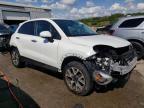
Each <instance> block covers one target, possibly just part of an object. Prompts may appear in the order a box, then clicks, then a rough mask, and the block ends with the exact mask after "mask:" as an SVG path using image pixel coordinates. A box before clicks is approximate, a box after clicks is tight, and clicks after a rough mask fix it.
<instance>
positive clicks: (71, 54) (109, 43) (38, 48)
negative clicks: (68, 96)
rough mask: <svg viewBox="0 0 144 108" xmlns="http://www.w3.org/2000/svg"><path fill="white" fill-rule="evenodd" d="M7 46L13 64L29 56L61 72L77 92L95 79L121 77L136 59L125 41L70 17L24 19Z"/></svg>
mask: <svg viewBox="0 0 144 108" xmlns="http://www.w3.org/2000/svg"><path fill="white" fill-rule="evenodd" d="M10 46H11V58H12V63H13V65H14V66H15V67H21V66H23V65H24V64H25V62H27V61H28V60H29V61H33V62H32V63H38V64H39V65H41V66H44V67H45V66H46V67H48V68H50V69H53V70H56V71H58V72H62V73H63V75H64V80H65V83H66V85H67V87H68V89H69V90H70V91H72V92H73V93H75V94H77V95H87V94H88V93H89V92H90V91H91V90H92V88H93V86H94V84H95V83H96V84H98V85H108V84H109V83H111V82H113V81H114V82H116V81H119V78H123V80H124V79H125V78H127V77H128V76H129V73H130V72H131V71H132V70H133V68H134V67H135V65H136V61H137V57H136V56H135V52H134V50H133V48H132V46H131V44H130V43H129V42H128V41H126V40H124V39H120V38H117V37H111V36H106V35H105V36H104V35H97V34H96V32H94V31H92V30H91V29H90V28H89V27H87V26H86V25H84V24H82V23H81V22H78V21H74V20H63V19H35V20H30V21H26V22H24V23H22V24H20V26H19V28H18V29H17V30H16V32H15V33H14V34H13V35H12V37H11V41H10Z"/></svg>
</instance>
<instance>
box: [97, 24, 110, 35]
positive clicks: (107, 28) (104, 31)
mask: <svg viewBox="0 0 144 108" xmlns="http://www.w3.org/2000/svg"><path fill="white" fill-rule="evenodd" d="M111 27H112V24H110V25H107V26H105V27H101V28H97V30H96V32H97V33H98V34H111V30H110V29H111Z"/></svg>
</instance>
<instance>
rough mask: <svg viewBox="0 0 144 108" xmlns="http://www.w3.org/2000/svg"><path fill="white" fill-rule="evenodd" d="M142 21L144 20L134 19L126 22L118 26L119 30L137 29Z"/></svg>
mask: <svg viewBox="0 0 144 108" xmlns="http://www.w3.org/2000/svg"><path fill="white" fill-rule="evenodd" d="M143 21H144V18H136V19H130V20H126V21H124V22H123V23H122V24H120V26H119V28H133V27H137V26H138V25H140V24H141V23H142V22H143Z"/></svg>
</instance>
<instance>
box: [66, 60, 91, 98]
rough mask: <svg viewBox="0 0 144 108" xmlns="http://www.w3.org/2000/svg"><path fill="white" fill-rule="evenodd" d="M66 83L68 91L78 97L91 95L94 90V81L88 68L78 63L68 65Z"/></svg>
mask: <svg viewBox="0 0 144 108" xmlns="http://www.w3.org/2000/svg"><path fill="white" fill-rule="evenodd" d="M64 81H65V84H66V86H67V87H68V89H69V90H70V91H71V92H73V93H75V94H76V95H80V96H84V95H87V94H89V93H90V92H91V91H92V88H93V81H92V78H91V75H90V73H89V72H88V71H87V69H86V67H85V66H84V65H83V64H82V63H80V62H77V61H73V62H70V63H68V64H67V65H66V66H65V68H64Z"/></svg>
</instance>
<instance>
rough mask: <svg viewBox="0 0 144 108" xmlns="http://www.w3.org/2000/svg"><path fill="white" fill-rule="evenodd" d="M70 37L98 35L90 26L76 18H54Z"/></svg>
mask: <svg viewBox="0 0 144 108" xmlns="http://www.w3.org/2000/svg"><path fill="white" fill-rule="evenodd" d="M54 21H55V22H56V24H57V25H58V26H59V27H60V28H61V29H62V30H63V32H64V33H65V34H66V35H67V36H68V37H76V36H92V35H96V32H94V31H93V30H92V29H91V28H90V27H88V26H86V25H85V24H83V23H81V22H79V21H75V20H54Z"/></svg>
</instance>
